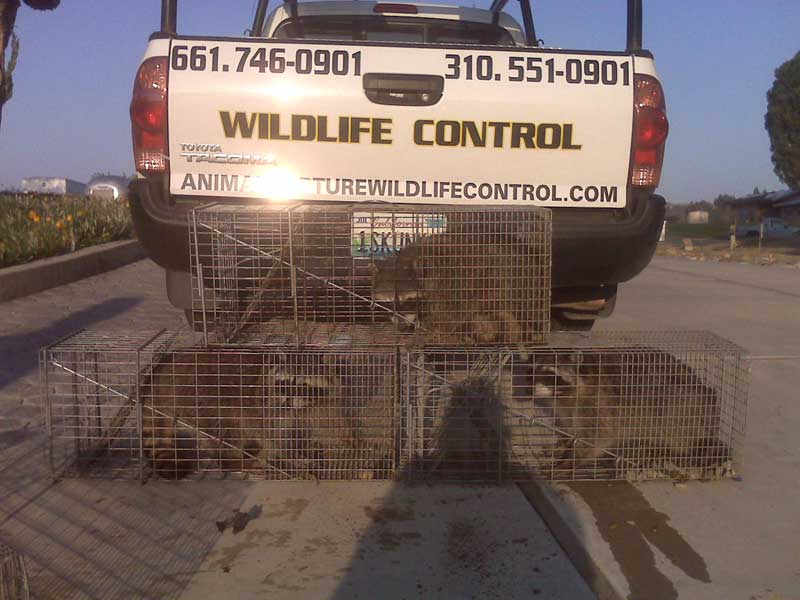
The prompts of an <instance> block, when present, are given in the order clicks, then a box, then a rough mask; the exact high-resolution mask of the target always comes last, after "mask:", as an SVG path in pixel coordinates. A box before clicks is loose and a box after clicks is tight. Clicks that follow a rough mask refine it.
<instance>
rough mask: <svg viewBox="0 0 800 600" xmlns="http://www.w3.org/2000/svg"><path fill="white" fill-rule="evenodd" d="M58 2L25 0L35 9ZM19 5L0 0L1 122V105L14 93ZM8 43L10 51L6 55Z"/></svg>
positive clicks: (17, 0)
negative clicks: (16, 25)
mask: <svg viewBox="0 0 800 600" xmlns="http://www.w3.org/2000/svg"><path fill="white" fill-rule="evenodd" d="M59 3H60V0H25V4H26V5H27V6H30V7H31V8H35V9H36V10H52V9H54V8H55V7H57V6H58V5H59ZM19 6H20V0H0V123H2V122H3V105H4V104H5V103H6V102H8V101H9V100H10V99H11V95H12V94H13V93H14V81H13V79H12V78H11V75H12V73H13V72H14V67H16V66H17V56H18V55H19V40H18V39H17V36H16V35H14V23H15V22H16V20H17V10H18V9H19ZM9 45H10V52H9V53H8V57H6V51H7V49H8V48H9Z"/></svg>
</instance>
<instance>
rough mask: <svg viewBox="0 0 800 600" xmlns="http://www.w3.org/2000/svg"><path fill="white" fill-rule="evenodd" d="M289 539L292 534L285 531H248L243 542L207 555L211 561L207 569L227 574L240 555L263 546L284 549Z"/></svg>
mask: <svg viewBox="0 0 800 600" xmlns="http://www.w3.org/2000/svg"><path fill="white" fill-rule="evenodd" d="M291 537H292V533H291V532H290V531H286V530H280V531H268V530H264V529H255V530H252V531H248V532H247V533H245V534H244V540H243V541H241V542H239V543H238V544H232V545H230V546H223V547H220V548H218V549H215V550H214V551H213V552H212V553H211V554H210V555H209V557H210V558H213V560H211V562H210V563H209V565H208V568H209V569H222V570H223V571H224V572H225V573H229V572H230V570H231V568H232V567H233V566H234V565H235V562H236V560H237V559H238V558H239V557H240V556H241V555H242V553H244V552H246V551H248V550H255V549H257V548H263V547H264V546H271V547H275V548H285V547H286V545H287V544H288V543H289V540H290V539H291ZM237 539H240V538H237Z"/></svg>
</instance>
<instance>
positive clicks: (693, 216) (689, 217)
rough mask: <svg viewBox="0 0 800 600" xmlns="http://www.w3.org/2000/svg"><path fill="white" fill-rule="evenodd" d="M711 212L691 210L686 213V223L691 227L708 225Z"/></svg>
mask: <svg viewBox="0 0 800 600" xmlns="http://www.w3.org/2000/svg"><path fill="white" fill-rule="evenodd" d="M708 217H709V212H708V211H707V210H690V211H688V212H687V213H686V222H687V223H689V224H691V225H699V224H702V225H707V224H708Z"/></svg>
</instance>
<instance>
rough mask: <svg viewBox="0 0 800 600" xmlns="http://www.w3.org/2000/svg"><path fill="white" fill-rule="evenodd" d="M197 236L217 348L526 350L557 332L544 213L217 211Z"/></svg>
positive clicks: (197, 290)
mask: <svg viewBox="0 0 800 600" xmlns="http://www.w3.org/2000/svg"><path fill="white" fill-rule="evenodd" d="M190 236H191V272H192V276H193V298H194V302H193V310H194V314H195V315H197V317H198V318H197V321H198V322H200V323H201V324H202V329H203V332H204V333H205V335H206V340H207V341H208V342H210V343H239V344H242V343H256V344H260V345H285V344H297V345H301V346H308V345H312V346H313V345H318V346H326V345H331V344H332V343H333V344H339V345H341V344H343V343H349V344H350V345H352V346H358V345H359V344H363V343H370V344H381V343H383V344H389V345H392V344H396V343H398V341H399V340H400V339H404V340H406V341H408V340H409V338H410V339H411V341H413V342H414V343H417V344H426V345H448V344H449V345H466V346H496V345H509V346H520V345H527V344H535V343H541V342H543V341H545V339H546V336H547V334H548V333H549V327H550V268H551V220H550V211H548V210H546V209H542V208H537V207H526V208H513V209H509V208H492V207H480V208H477V209H476V208H464V207H457V206H399V205H394V204H393V205H372V204H358V205H350V204H345V205H339V204H337V205H325V206H313V205H292V206H288V207H287V206H284V207H280V206H269V205H267V206H230V205H221V204H212V205H208V206H205V207H202V208H199V209H197V210H195V211H194V212H193V213H192V214H191V215H190ZM365 327H366V328H365Z"/></svg>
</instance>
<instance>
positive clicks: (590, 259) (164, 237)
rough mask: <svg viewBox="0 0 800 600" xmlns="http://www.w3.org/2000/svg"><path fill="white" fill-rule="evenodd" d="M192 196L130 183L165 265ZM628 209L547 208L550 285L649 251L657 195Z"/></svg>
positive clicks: (152, 251) (176, 255) (624, 277)
mask: <svg viewBox="0 0 800 600" xmlns="http://www.w3.org/2000/svg"><path fill="white" fill-rule="evenodd" d="M197 204H198V202H197V201H186V202H184V201H181V200H180V199H178V200H177V201H175V202H170V201H169V196H168V194H167V193H166V191H165V187H164V185H163V182H161V181H159V180H145V179H139V180H136V181H134V182H133V183H132V184H131V187H130V205H131V214H132V216H133V222H134V226H135V227H136V232H137V234H138V236H139V240H140V241H141V243H142V245H143V246H144V248H145V249H146V250H147V253H148V255H149V256H150V258H152V259H153V260H154V261H155V262H156V263H158V264H159V265H160V266H162V267H164V268H165V269H167V270H171V271H188V270H189V228H188V215H189V214H190V211H191V208H192V207H193V206H196V205H197ZM631 205H632V206H633V208H632V210H607V209H606V210H592V209H565V210H557V209H556V210H554V211H553V287H555V288H574V287H596V286H605V285H613V284H617V283H622V282H624V281H628V280H629V279H631V278H633V277H635V276H636V275H637V274H638V273H640V272H641V271H642V270H643V269H644V268H645V267H646V266H647V265H648V263H649V262H650V259H651V258H652V257H653V254H654V253H655V249H656V244H657V243H658V238H659V235H660V233H661V225H662V223H663V221H664V210H665V208H664V207H665V202H664V199H663V198H662V197H661V196H656V195H653V194H652V193H651V192H646V191H641V192H638V191H637V192H635V193H634V194H633V199H632V202H631Z"/></svg>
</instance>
